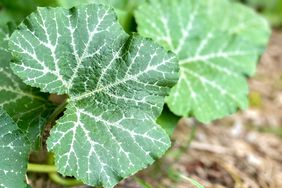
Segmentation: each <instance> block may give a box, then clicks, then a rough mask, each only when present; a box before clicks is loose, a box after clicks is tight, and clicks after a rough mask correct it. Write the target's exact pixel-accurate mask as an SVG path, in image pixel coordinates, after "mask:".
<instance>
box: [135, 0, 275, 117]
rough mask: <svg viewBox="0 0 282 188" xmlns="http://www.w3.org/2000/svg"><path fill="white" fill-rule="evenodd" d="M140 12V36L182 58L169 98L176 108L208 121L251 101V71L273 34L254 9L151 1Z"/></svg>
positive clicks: (223, 2)
mask: <svg viewBox="0 0 282 188" xmlns="http://www.w3.org/2000/svg"><path fill="white" fill-rule="evenodd" d="M238 12H240V15H238ZM135 16H136V20H137V24H138V32H139V33H140V34H141V35H143V36H145V37H149V38H152V39H154V40H155V41H156V42H158V43H159V44H161V45H163V46H164V47H166V48H167V49H169V50H172V51H173V52H174V53H175V54H176V55H177V57H178V60H179V64H180V80H179V82H178V84H177V85H176V86H175V87H174V88H173V89H172V91H171V93H170V96H169V97H167V99H166V102H167V104H168V106H169V108H170V109H171V110H172V112H174V113H175V114H177V115H180V116H195V117H196V118H197V119H198V120H200V121H202V122H209V121H212V120H214V119H218V118H221V117H224V116H226V115H229V114H232V113H234V112H236V111H237V109H238V108H240V109H245V108H246V107H247V106H248V100H247V93H248V85H247V82H246V76H250V75H252V74H253V73H254V72H255V68H256V63H257V61H258V57H259V56H260V55H261V53H262V52H263V50H264V48H265V46H266V44H267V41H268V38H269V35H270V29H269V27H268V25H267V22H266V21H265V20H264V19H263V18H261V17H260V16H258V15H257V14H256V13H255V12H254V11H253V10H251V9H249V8H247V7H244V6H242V5H240V4H237V3H232V2H229V1H227V0H173V1H171V0H163V1H158V0H149V2H148V3H146V4H144V5H142V6H141V7H139V9H138V10H137V11H136V13H135Z"/></svg>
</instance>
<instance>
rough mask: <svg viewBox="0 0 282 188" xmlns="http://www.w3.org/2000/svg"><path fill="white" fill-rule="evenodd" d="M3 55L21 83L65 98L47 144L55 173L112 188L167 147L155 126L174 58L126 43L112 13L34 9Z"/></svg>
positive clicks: (141, 42)
mask: <svg viewBox="0 0 282 188" xmlns="http://www.w3.org/2000/svg"><path fill="white" fill-rule="evenodd" d="M10 48H11V49H12V51H13V55H14V57H15V59H16V62H15V63H14V64H13V70H14V72H15V73H16V74H17V75H18V76H20V77H21V78H22V79H23V80H24V82H26V83H27V84H30V85H32V86H35V87H40V88H41V90H43V91H48V92H52V93H57V94H68V95H69V101H68V102H69V104H68V106H67V111H66V112H65V114H64V116H63V117H62V118H61V119H60V120H59V121H58V123H57V125H56V127H55V128H54V129H52V131H51V136H50V138H49V139H48V143H47V144H48V148H49V150H50V151H53V152H54V153H55V156H56V165H57V167H58V170H59V172H61V173H62V174H64V175H68V176H75V177H77V178H78V179H80V180H83V182H85V183H87V184H90V185H103V186H105V187H113V186H114V185H115V184H116V183H117V182H118V181H119V180H121V179H122V178H124V177H127V176H129V175H131V174H133V173H135V172H137V171H138V170H140V169H142V168H145V167H146V166H147V165H149V164H152V163H153V161H154V160H155V159H156V158H158V157H160V156H161V155H162V154H163V153H164V152H165V151H166V150H167V148H168V147H169V145H170V141H169V137H168V136H167V134H166V133H165V131H164V130H163V129H162V128H161V127H160V126H159V125H157V124H156V122H155V121H156V119H157V117H158V116H159V115H160V113H161V111H162V107H163V104H164V97H165V96H166V95H167V94H168V92H169V90H170V88H171V87H172V86H173V85H174V84H175V83H176V81H177V78H178V73H177V71H178V66H177V62H176V58H175V57H174V56H173V55H172V54H171V53H168V52H166V51H165V50H164V49H163V48H161V47H160V46H158V45H156V44H155V43H153V42H152V41H151V40H149V39H143V38H141V37H139V36H135V35H134V36H133V37H129V36H128V35H127V34H126V33H125V32H124V31H123V30H122V27H121V26H120V25H119V24H118V21H117V17H116V15H115V12H114V11H113V10H112V9H111V8H109V7H107V6H104V5H97V4H92V5H86V6H81V7H79V8H72V9H70V10H67V9H63V8H52V9H47V8H40V9H39V10H38V12H36V13H34V14H32V15H31V16H30V17H29V18H28V19H27V20H25V21H24V23H23V24H21V25H20V26H19V30H17V31H15V32H14V34H13V35H12V37H11V40H10Z"/></svg>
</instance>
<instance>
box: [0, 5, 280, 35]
mask: <svg viewBox="0 0 282 188" xmlns="http://www.w3.org/2000/svg"><path fill="white" fill-rule="evenodd" d="M144 1H146V0H0V18H1V19H0V26H3V25H5V24H6V23H8V22H14V23H16V24H18V23H19V22H20V21H22V20H23V19H24V18H25V17H26V16H27V15H29V14H30V13H31V12H33V11H35V10H36V7H38V6H53V7H54V6H63V7H66V8H70V7H72V6H76V5H79V4H87V3H93V2H96V3H110V4H111V5H113V7H115V8H116V9H117V11H118V14H119V17H120V21H121V22H122V24H123V23H124V24H123V25H125V23H127V22H128V21H132V20H130V19H132V12H133V10H134V9H135V8H136V6H137V5H138V4H140V3H142V2H144ZM231 1H237V2H240V3H243V4H245V5H247V6H250V7H252V8H253V9H255V10H256V11H258V12H259V13H261V14H262V15H264V16H265V17H266V18H267V19H268V20H269V22H270V23H271V25H272V26H274V27H280V26H282V0H231ZM125 29H126V30H129V29H132V28H125Z"/></svg>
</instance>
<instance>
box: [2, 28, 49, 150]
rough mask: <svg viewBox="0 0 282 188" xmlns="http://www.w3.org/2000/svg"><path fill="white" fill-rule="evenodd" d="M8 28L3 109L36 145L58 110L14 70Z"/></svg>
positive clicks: (4, 33) (4, 31) (4, 35)
mask: <svg viewBox="0 0 282 188" xmlns="http://www.w3.org/2000/svg"><path fill="white" fill-rule="evenodd" d="M8 40H9V34H8V29H6V28H2V29H1V28H0V80H1V82H0V107H2V108H4V109H5V110H6V111H7V113H8V114H9V115H10V116H11V117H12V118H13V120H14V121H16V122H17V124H18V126H19V128H20V129H21V130H22V131H23V132H25V133H26V134H27V137H28V138H29V139H30V141H31V143H33V144H34V146H37V145H38V141H39V140H38V138H39V137H40V135H41V132H42V128H43V126H44V125H45V123H46V119H47V117H48V116H49V114H50V113H51V112H52V110H53V109H54V107H53V105H52V104H51V103H50V102H48V100H47V98H48V95H47V94H43V93H40V92H39V90H38V89H34V88H31V87H29V86H27V85H25V84H24V83H23V82H22V81H21V80H20V79H19V78H18V77H17V76H15V75H14V74H13V72H12V70H11V69H10V60H11V54H10V52H8Z"/></svg>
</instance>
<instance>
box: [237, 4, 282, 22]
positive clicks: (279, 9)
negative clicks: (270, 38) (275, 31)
mask: <svg viewBox="0 0 282 188" xmlns="http://www.w3.org/2000/svg"><path fill="white" fill-rule="evenodd" d="M235 1H239V2H241V3H244V4H246V5H248V6H250V7H252V8H254V9H255V10H257V11H258V12H259V13H261V14H262V15H264V16H265V17H266V18H267V19H268V20H269V22H270V23H271V24H272V26H274V27H279V26H281V25H282V0H235Z"/></svg>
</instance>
